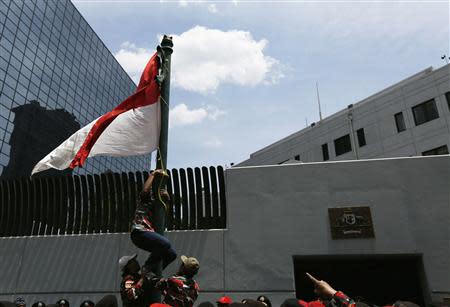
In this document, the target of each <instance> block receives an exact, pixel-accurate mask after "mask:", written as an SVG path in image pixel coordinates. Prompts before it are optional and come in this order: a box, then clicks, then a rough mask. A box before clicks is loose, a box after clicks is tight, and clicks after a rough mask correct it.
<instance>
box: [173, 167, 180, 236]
mask: <svg viewBox="0 0 450 307" xmlns="http://www.w3.org/2000/svg"><path fill="white" fill-rule="evenodd" d="M172 178H173V211H174V223H173V226H174V229H176V230H179V229H181V195H180V178H179V176H178V170H177V169H175V168H174V169H172Z"/></svg>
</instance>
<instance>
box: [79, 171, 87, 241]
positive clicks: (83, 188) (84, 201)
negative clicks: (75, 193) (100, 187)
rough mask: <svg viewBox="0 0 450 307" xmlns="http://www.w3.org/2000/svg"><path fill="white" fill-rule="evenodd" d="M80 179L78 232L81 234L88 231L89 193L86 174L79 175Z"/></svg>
mask: <svg viewBox="0 0 450 307" xmlns="http://www.w3.org/2000/svg"><path fill="white" fill-rule="evenodd" d="M80 180H81V203H82V209H83V212H82V215H81V225H80V232H81V233H82V234H85V233H87V232H88V223H89V193H88V186H87V178H86V175H82V176H80Z"/></svg>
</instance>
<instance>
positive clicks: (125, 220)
mask: <svg viewBox="0 0 450 307" xmlns="http://www.w3.org/2000/svg"><path fill="white" fill-rule="evenodd" d="M120 180H121V183H122V189H121V190H122V191H123V193H122V199H121V203H120V204H119V205H120V208H121V209H122V214H121V215H120V217H121V225H122V226H121V229H120V232H127V231H129V224H130V218H131V211H130V206H131V202H130V182H129V180H128V175H127V173H122V174H121V178H120Z"/></svg>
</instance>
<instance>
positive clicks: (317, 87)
mask: <svg viewBox="0 0 450 307" xmlns="http://www.w3.org/2000/svg"><path fill="white" fill-rule="evenodd" d="M316 91H317V103H318V104H319V118H320V120H322V109H321V108H320V97H319V83H318V82H316Z"/></svg>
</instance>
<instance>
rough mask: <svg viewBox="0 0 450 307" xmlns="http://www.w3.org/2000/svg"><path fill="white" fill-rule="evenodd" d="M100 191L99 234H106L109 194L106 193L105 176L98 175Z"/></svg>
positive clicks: (106, 182)
mask: <svg viewBox="0 0 450 307" xmlns="http://www.w3.org/2000/svg"><path fill="white" fill-rule="evenodd" d="M100 182H101V191H102V227H101V232H102V233H107V232H108V228H109V225H110V221H109V209H110V205H109V193H108V179H107V178H106V175H105V174H101V175H100Z"/></svg>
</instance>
